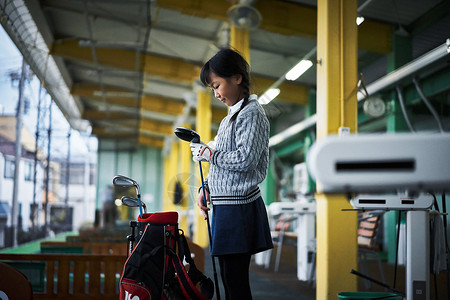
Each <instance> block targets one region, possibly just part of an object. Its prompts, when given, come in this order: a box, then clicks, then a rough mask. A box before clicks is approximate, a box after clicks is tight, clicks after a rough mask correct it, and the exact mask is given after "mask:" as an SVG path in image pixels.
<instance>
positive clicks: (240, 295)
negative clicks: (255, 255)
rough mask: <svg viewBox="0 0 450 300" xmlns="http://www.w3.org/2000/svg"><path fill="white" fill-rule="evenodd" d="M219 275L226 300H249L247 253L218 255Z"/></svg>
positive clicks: (249, 256) (248, 262)
mask: <svg viewBox="0 0 450 300" xmlns="http://www.w3.org/2000/svg"><path fill="white" fill-rule="evenodd" d="M218 258H219V265H220V275H221V276H222V282H223V285H224V288H225V299H226V300H251V299H252V292H251V290H250V281H249V274H248V269H249V267H250V258H251V255H250V254H248V253H239V254H229V255H220V256H218Z"/></svg>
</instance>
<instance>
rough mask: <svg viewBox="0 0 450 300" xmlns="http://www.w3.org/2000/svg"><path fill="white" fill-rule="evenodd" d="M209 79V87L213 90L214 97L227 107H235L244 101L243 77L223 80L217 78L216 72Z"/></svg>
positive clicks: (237, 76)
mask: <svg viewBox="0 0 450 300" xmlns="http://www.w3.org/2000/svg"><path fill="white" fill-rule="evenodd" d="M209 79H210V80H211V83H210V84H209V87H210V88H211V89H212V90H213V92H214V97H216V98H217V99H219V100H220V101H221V102H222V103H225V105H226V106H228V107H230V106H233V105H234V104H236V103H237V102H238V101H239V100H241V99H242V97H243V94H242V87H241V86H240V84H241V81H242V76H241V75H233V76H231V77H229V78H223V77H219V76H217V74H215V73H214V72H211V74H210V75H209Z"/></svg>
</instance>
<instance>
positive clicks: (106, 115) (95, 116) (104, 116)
mask: <svg viewBox="0 0 450 300" xmlns="http://www.w3.org/2000/svg"><path fill="white" fill-rule="evenodd" d="M135 117H139V114H138V111H136V115H135ZM83 119H86V120H89V121H96V120H130V114H129V113H123V112H120V113H119V112H108V111H98V110H92V109H85V110H84V111H83Z"/></svg>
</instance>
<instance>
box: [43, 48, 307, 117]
mask: <svg viewBox="0 0 450 300" xmlns="http://www.w3.org/2000/svg"><path fill="white" fill-rule="evenodd" d="M51 53H52V54H53V55H56V56H60V57H63V58H66V59H74V60H81V61H87V62H91V63H93V62H94V61H93V57H92V52H91V50H90V48H86V47H80V46H79V44H78V42H77V41H73V40H72V41H59V42H58V43H55V44H53V46H52V50H51ZM135 56H136V53H135V52H133V51H129V50H120V49H99V48H97V59H98V61H99V62H100V63H101V64H102V65H105V66H110V67H115V68H123V69H126V70H132V69H133V68H134V65H135ZM119 57H120V59H118V58H119ZM143 57H145V61H146V63H145V68H144V72H145V73H146V74H148V75H154V76H158V77H163V78H166V79H168V80H171V81H174V82H179V81H182V82H189V83H192V82H193V81H194V80H195V79H197V78H198V77H199V72H200V66H198V65H196V64H192V63H187V62H184V61H182V60H180V59H175V58H167V57H160V56H156V55H150V54H146V55H143ZM127 61H128V62H127ZM253 80H254V82H255V83H256V87H257V90H258V91H261V92H264V91H265V90H266V89H267V88H268V87H270V85H271V84H272V83H273V82H275V80H270V79H267V78H263V77H258V76H253ZM281 88H282V92H281V95H280V98H281V99H283V100H285V101H287V102H290V103H298V104H306V101H307V100H306V92H305V91H306V88H305V87H304V86H301V85H297V84H293V83H282V85H281ZM91 89H92V88H91ZM72 91H73V92H74V93H75V92H77V93H82V92H83V93H85V92H88V93H89V92H91V93H92V92H93V91H80V90H79V87H77V86H76V85H75V86H74V87H73V88H72ZM106 91H107V92H111V93H114V92H115V90H114V89H111V90H110V89H106ZM96 92H97V95H98V96H101V94H99V92H100V89H99V88H97V91H96ZM117 92H120V91H119V90H117ZM299 93H300V94H301V95H303V94H304V96H300V98H299V95H300V94H299ZM80 96H82V95H81V94H80ZM143 101H145V98H144V99H143ZM174 109H175V110H176V109H179V107H174Z"/></svg>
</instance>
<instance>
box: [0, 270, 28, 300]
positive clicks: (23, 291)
mask: <svg viewBox="0 0 450 300" xmlns="http://www.w3.org/2000/svg"><path fill="white" fill-rule="evenodd" d="M0 274H1V280H0V299H3V298H4V296H5V295H6V296H7V297H8V298H9V299H23V300H27V299H33V289H32V288H31V283H30V281H29V280H28V278H27V277H26V276H25V275H24V274H23V273H22V272H20V271H18V270H16V269H15V268H13V267H11V266H10V265H8V264H5V263H2V262H0Z"/></svg>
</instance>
